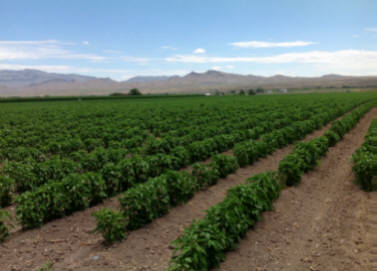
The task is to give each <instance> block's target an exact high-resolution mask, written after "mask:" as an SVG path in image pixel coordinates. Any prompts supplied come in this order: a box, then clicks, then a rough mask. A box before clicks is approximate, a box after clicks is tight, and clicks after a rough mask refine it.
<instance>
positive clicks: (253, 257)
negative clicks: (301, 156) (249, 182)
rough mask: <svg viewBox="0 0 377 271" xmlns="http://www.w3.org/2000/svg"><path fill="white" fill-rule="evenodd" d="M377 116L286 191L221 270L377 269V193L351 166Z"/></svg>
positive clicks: (376, 110)
mask: <svg viewBox="0 0 377 271" xmlns="http://www.w3.org/2000/svg"><path fill="white" fill-rule="evenodd" d="M376 117H377V108H374V109H373V110H372V111H371V112H369V113H368V114H367V115H366V116H365V117H364V118H363V119H362V120H361V121H360V122H359V124H358V125H357V126H356V128H355V129H353V130H352V131H351V132H349V133H348V134H347V135H346V136H345V138H344V139H343V140H342V141H340V142H339V143H338V144H337V145H336V146H335V147H333V148H331V149H330V151H329V153H328V155H327V156H326V157H325V158H324V159H323V160H322V161H321V163H320V165H319V166H317V168H316V169H315V170H314V171H311V172H310V173H308V174H305V175H304V176H303V178H302V183H301V184H300V185H299V186H297V187H292V188H288V189H285V190H283V191H282V193H281V195H280V197H279V199H278V200H277V201H276V202H275V204H274V206H275V209H274V211H272V212H268V213H265V214H264V215H263V218H262V221H261V222H259V223H258V224H257V225H256V227H255V229H254V230H252V231H250V232H249V233H248V234H247V235H246V238H245V239H244V240H243V241H241V243H240V244H239V247H238V249H236V250H235V251H232V252H230V253H228V254H227V258H226V260H225V262H224V263H222V264H221V266H220V268H219V269H218V270H227V271H230V270H237V271H242V270H260V271H262V270H287V271H298V270H300V271H302V270H334V271H335V270H339V271H340V270H342V271H343V270H349V271H351V270H370V271H371V270H377V211H376V210H377V209H376V204H377V192H373V193H366V192H363V191H362V190H360V188H359V186H357V185H356V184H354V182H353V180H354V175H353V173H352V161H351V155H352V153H353V152H354V151H355V150H356V149H357V148H358V147H359V146H360V145H361V144H362V143H363V135H364V134H365V133H366V132H367V130H368V128H369V125H370V122H371V120H372V119H373V118H376Z"/></svg>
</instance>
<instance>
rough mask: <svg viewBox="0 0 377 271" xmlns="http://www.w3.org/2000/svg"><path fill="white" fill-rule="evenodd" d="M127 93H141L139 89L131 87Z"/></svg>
mask: <svg viewBox="0 0 377 271" xmlns="http://www.w3.org/2000/svg"><path fill="white" fill-rule="evenodd" d="M128 95H141V92H140V90H138V89H137V88H132V89H130V91H129V92H128Z"/></svg>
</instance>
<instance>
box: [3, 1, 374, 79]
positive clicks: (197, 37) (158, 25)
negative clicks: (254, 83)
mask: <svg viewBox="0 0 377 271" xmlns="http://www.w3.org/2000/svg"><path fill="white" fill-rule="evenodd" d="M376 15H377V1H375V0H341V1H340V0H331V1H330V0H281V1H278V0H264V1H257V0H159V1H157V0H138V1H136V0H127V1H123V0H107V1H105V0H64V1H63V0H32V1H31V0H23V1H21V0H0V18H1V19H0V69H24V68H35V69H40V70H44V71H49V72H59V73H80V74H87V75H94V76H101V77H111V78H113V79H115V80H125V79H128V78H130V77H132V76H135V75H173V74H178V75H183V74H186V73H188V72H190V71H197V72H202V71H205V70H208V69H215V70H221V71H225V72H233V73H241V74H255V75H274V74H285V75H297V76H318V75H323V74H328V73H338V74H345V75H377V16H376Z"/></svg>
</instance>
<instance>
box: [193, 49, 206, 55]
mask: <svg viewBox="0 0 377 271" xmlns="http://www.w3.org/2000/svg"><path fill="white" fill-rule="evenodd" d="M205 52H206V50H205V49H203V48H196V49H195V50H194V51H193V53H194V54H204V53H205Z"/></svg>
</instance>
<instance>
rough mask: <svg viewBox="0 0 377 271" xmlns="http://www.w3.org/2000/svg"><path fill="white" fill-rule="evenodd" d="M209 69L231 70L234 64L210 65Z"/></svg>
mask: <svg viewBox="0 0 377 271" xmlns="http://www.w3.org/2000/svg"><path fill="white" fill-rule="evenodd" d="M211 69H212V70H215V71H223V70H233V69H234V66H233V65H225V66H213V67H211Z"/></svg>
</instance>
